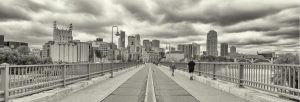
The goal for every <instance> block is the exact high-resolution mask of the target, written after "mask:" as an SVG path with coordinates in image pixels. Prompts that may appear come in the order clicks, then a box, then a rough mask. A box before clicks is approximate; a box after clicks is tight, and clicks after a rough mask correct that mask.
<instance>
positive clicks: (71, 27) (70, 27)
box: [69, 23, 73, 31]
mask: <svg viewBox="0 0 300 102" xmlns="http://www.w3.org/2000/svg"><path fill="white" fill-rule="evenodd" d="M72 29H73V25H72V23H71V24H70V26H69V31H72Z"/></svg>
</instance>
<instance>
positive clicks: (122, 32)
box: [118, 30, 125, 48]
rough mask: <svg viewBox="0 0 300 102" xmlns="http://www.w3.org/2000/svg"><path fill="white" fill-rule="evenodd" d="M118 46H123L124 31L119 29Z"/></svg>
mask: <svg viewBox="0 0 300 102" xmlns="http://www.w3.org/2000/svg"><path fill="white" fill-rule="evenodd" d="M118 45H119V48H125V31H122V30H121V31H120V38H119V43H118Z"/></svg>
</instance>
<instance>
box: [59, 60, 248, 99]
mask: <svg viewBox="0 0 300 102" xmlns="http://www.w3.org/2000/svg"><path fill="white" fill-rule="evenodd" d="M153 91H154V92H153ZM100 101H101V102H199V101H201V102H248V101H247V100H244V99H241V98H239V97H236V96H234V95H232V94H229V93H226V92H223V91H221V90H218V89H215V88H213V87H210V86H208V85H206V84H203V83H201V82H199V81H195V80H192V81H191V80H189V78H188V77H186V76H185V75H183V74H182V73H178V72H175V76H174V77H172V76H171V72H170V71H169V70H168V68H167V67H164V66H155V65H153V64H146V65H145V67H143V68H137V69H133V70H131V71H128V72H126V73H124V74H120V75H118V76H115V77H114V78H112V79H108V80H105V81H102V82H100V83H97V84H96V85H93V86H91V87H88V88H86V89H84V90H80V91H78V92H75V93H73V94H71V95H69V96H67V97H65V98H63V99H61V100H60V101H57V102H100Z"/></svg>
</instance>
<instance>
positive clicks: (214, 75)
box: [212, 63, 216, 80]
mask: <svg viewBox="0 0 300 102" xmlns="http://www.w3.org/2000/svg"><path fill="white" fill-rule="evenodd" d="M212 74H213V79H212V80H216V64H215V63H214V64H213V73H212Z"/></svg>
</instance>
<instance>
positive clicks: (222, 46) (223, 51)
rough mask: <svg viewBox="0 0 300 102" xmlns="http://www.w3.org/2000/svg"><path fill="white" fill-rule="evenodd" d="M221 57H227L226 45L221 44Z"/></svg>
mask: <svg viewBox="0 0 300 102" xmlns="http://www.w3.org/2000/svg"><path fill="white" fill-rule="evenodd" d="M221 56H228V44H227V43H221Z"/></svg>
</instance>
